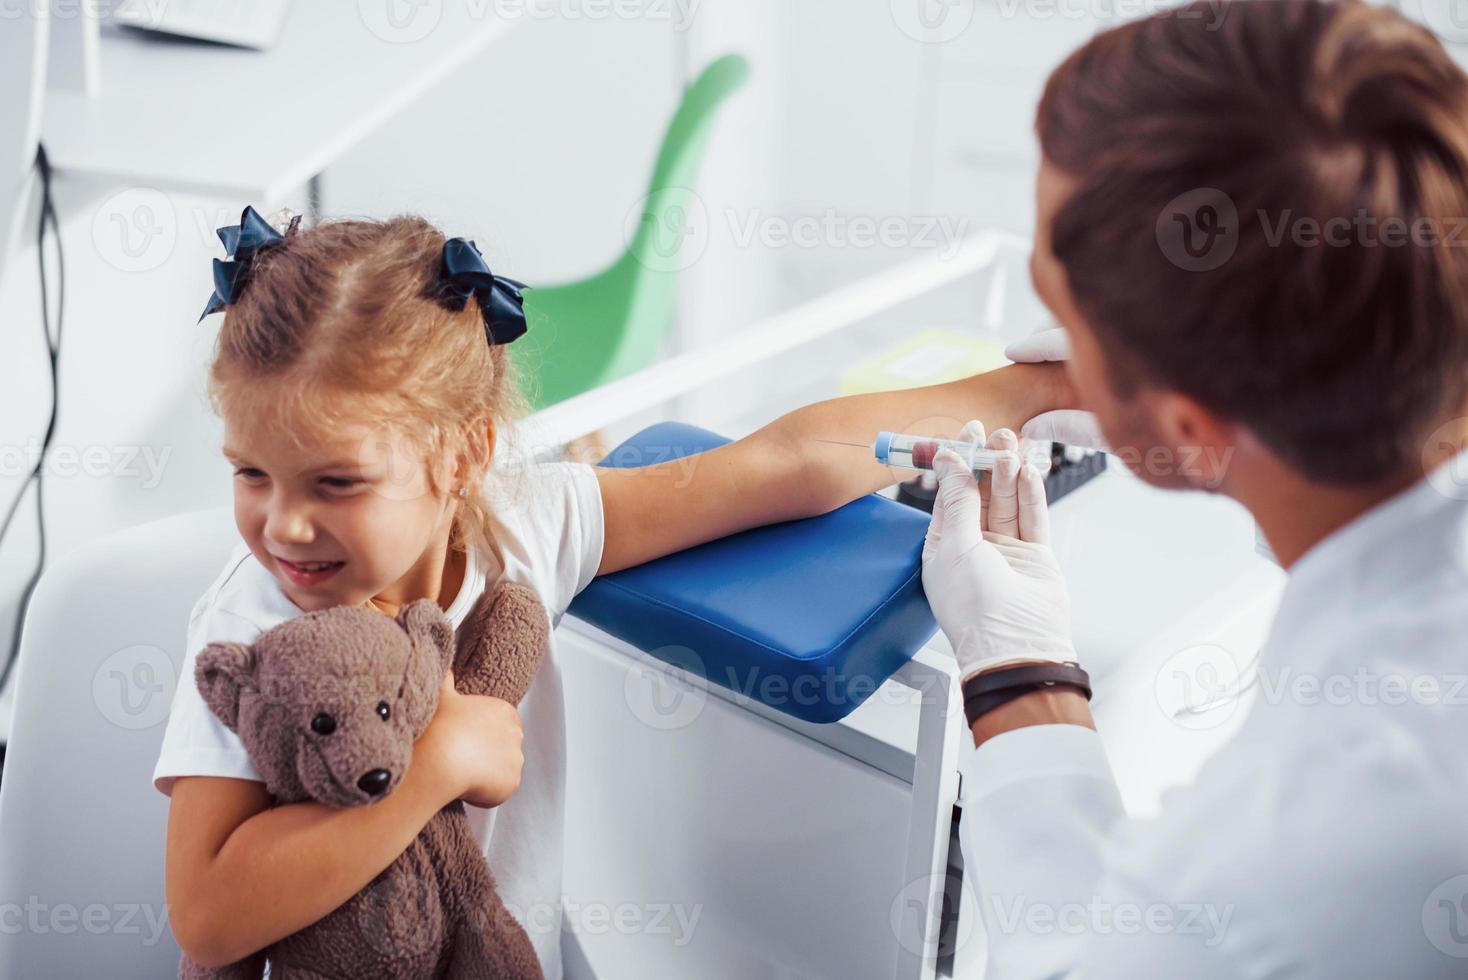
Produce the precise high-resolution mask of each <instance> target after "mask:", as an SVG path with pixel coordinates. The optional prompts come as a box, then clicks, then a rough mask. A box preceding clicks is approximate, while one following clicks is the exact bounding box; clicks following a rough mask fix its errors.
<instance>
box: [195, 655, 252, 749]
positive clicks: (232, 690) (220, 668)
mask: <svg viewBox="0 0 1468 980" xmlns="http://www.w3.org/2000/svg"><path fill="white" fill-rule="evenodd" d="M194 683H196V684H197V685H198V686H199V693H200V694H201V695H203V697H204V703H205V704H207V705H208V706H209V710H210V711H212V712H214V713H215V714H216V715H218V716H219V720H220V721H222V722H224V724H225V725H226V726H227V727H228V728H229V730H230V731H238V728H237V726H238V724H239V720H240V695H241V694H242V693H244V691H246V690H253V689H254V687H255V650H254V648H253V647H249V646H246V645H245V644H243V643H211V644H209V645H208V646H206V647H205V648H204V649H203V650H201V651H199V657H198V659H197V660H196V661H195V662H194Z"/></svg>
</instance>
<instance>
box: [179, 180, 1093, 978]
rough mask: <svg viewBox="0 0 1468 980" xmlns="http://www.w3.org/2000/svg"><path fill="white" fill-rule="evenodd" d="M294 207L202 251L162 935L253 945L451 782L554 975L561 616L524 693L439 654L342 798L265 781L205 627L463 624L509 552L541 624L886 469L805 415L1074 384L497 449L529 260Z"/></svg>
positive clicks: (374, 863)
mask: <svg viewBox="0 0 1468 980" xmlns="http://www.w3.org/2000/svg"><path fill="white" fill-rule="evenodd" d="M298 225H299V218H297V219H295V220H294V221H292V222H291V224H290V226H289V227H288V228H286V229H284V234H281V231H280V230H279V229H278V228H276V227H272V226H271V225H269V224H268V223H266V222H265V221H264V219H262V218H260V216H259V215H258V214H256V213H255V212H254V210H253V209H249V208H247V209H246V210H245V214H244V216H243V218H242V220H241V225H240V228H238V229H235V228H224V229H220V237H221V238H222V239H224V241H225V244H226V248H227V250H228V251H230V252H231V253H233V256H234V257H233V260H232V261H227V262H224V261H219V260H216V268H215V283H216V287H217V289H216V294H215V296H214V297H212V298H211V301H210V303H209V305H208V307H206V309H205V313H206V314H207V313H211V312H214V311H215V310H219V309H223V310H224V311H225V317H224V321H223V324H222V326H221V328H220V332H219V337H218V341H217V347H216V352H215V357H214V361H213V365H212V367H211V370H210V373H209V395H210V401H211V404H212V405H213V408H214V410H215V411H216V412H218V413H219V414H220V416H221V417H222V419H223V421H224V447H223V449H224V455H225V456H226V457H227V458H228V459H229V461H230V463H231V464H232V465H233V466H234V468H235V470H234V502H235V503H234V510H235V522H236V524H237V525H238V527H239V532H240V537H241V543H240V544H239V546H238V547H237V548H236V549H235V551H234V553H233V554H232V555H231V556H230V558H229V561H228V562H227V563H226V564H225V567H224V569H223V571H221V572H220V574H219V577H218V578H217V579H216V580H215V581H214V583H213V584H212V585H211V586H210V587H209V589H208V591H206V592H205V593H204V595H203V596H202V597H201V598H200V599H199V601H198V603H197V604H196V605H195V607H194V609H193V613H192V615H191V617H190V621H189V629H188V652H187V657H186V659H185V661H184V664H183V668H182V671H181V675H180V680H179V684H178V689H177V692H176V694H175V696H174V701H173V706H172V709H171V713H170V715H169V719H168V727H167V730H166V732H165V734H164V739H163V748H162V751H161V754H160V756H159V759H158V764H157V766H156V768H155V769H154V772H153V782H154V785H155V786H156V787H157V788H158V789H159V790H160V791H161V792H163V793H165V794H167V795H169V796H170V797H171V801H170V810H169V821H168V842H167V896H168V903H169V909H170V915H171V922H172V926H173V931H174V935H175V937H176V938H177V939H178V941H179V943H180V945H181V946H182V948H183V949H184V951H185V952H186V953H187V954H188V956H189V957H190V958H191V959H193V960H194V961H195V962H197V963H199V964H201V965H204V966H218V965H223V964H226V963H232V962H235V961H237V960H242V959H246V958H251V959H254V960H258V959H259V954H258V951H259V950H261V949H262V948H263V947H265V946H267V945H268V944H270V943H272V942H274V941H275V940H277V939H279V938H281V937H283V936H286V935H289V934H291V933H293V932H295V931H297V930H299V929H301V928H303V927H304V926H306V925H309V924H310V923H312V922H315V921H316V920H318V919H320V918H322V917H323V916H325V915H326V914H327V913H329V912H330V911H332V910H333V909H335V908H337V907H338V906H340V905H341V904H342V903H343V902H345V901H346V900H347V899H348V898H350V897H351V896H352V895H353V894H355V893H356V892H357V891H359V890H360V889H362V888H363V887H364V886H366V885H367V884H368V883H369V882H370V881H371V880H372V879H373V878H374V877H376V876H377V874H378V873H379V872H381V871H382V870H383V869H384V868H385V867H387V866H388V865H389V864H390V863H392V861H393V860H394V859H395V858H396V857H397V856H398V855H399V854H400V853H401V852H402V851H403V850H404V848H406V847H407V845H408V843H409V842H410V841H411V840H412V839H413V838H414V837H415V836H416V835H417V834H418V832H419V830H420V829H421V828H422V827H423V825H424V824H425V823H426V822H427V821H428V819H429V817H430V816H431V815H432V814H433V813H434V812H435V811H437V810H438V809H439V808H441V807H443V806H444V805H446V804H448V803H450V802H452V801H453V800H456V799H464V800H466V801H467V802H469V803H472V804H475V805H476V806H477V807H483V808H486V809H477V808H471V809H470V810H469V813H470V814H471V823H472V824H473V825H474V828H475V832H476V834H477V835H478V836H479V839H480V841H481V844H482V845H483V846H484V848H485V851H486V854H487V856H488V858H489V861H490V866H491V867H492V868H493V869H494V873H495V876H496V878H497V880H498V883H499V888H500V892H501V894H502V896H503V898H504V900H505V904H506V906H507V907H508V908H509V909H511V910H512V911H513V912H514V913H515V914H516V916H517V917H518V918H520V919H521V921H522V924H523V925H524V926H525V928H526V930H527V931H528V932H529V934H530V937H531V939H532V941H533V942H534V944H535V947H536V951H537V953H538V955H539V957H540V960H541V963H542V966H543V968H544V971H545V975H546V977H548V978H557V977H560V976H561V956H560V939H561V937H560V929H561V891H560V889H561V857H562V827H563V814H562V803H563V800H564V774H565V758H566V718H565V707H564V703H563V694H562V687H561V676H560V670H561V665H560V661H559V660H558V659H557V657H556V655H555V650H554V642H553V641H552V643H551V648H550V649H548V650H547V651H546V653H545V657H544V660H543V662H542V666H541V668H540V671H539V674H538V675H537V677H536V679H535V681H534V683H533V684H532V685H531V687H530V690H529V692H528V693H527V694H526V696H525V698H524V700H523V702H522V703H521V704H520V706H519V712H518V713H517V712H516V710H515V708H514V707H512V706H510V705H508V704H506V703H505V702H503V701H498V700H495V699H491V698H482V697H474V696H469V695H459V694H457V693H456V692H454V691H453V687H452V678H449V679H447V680H446V681H445V684H444V690H443V699H442V702H441V704H440V707H439V710H438V713H437V715H436V716H435V718H434V720H433V722H432V724H431V725H430V726H429V728H428V730H427V731H426V732H425V733H424V735H423V736H422V737H420V738H419V740H418V742H417V743H416V744H415V746H414V752H413V758H412V764H411V766H410V768H409V770H408V772H407V773H406V774H405V775H404V777H403V779H402V781H401V783H400V784H399V786H398V788H397V789H396V790H395V791H394V792H393V793H392V794H391V795H390V796H388V797H387V798H386V799H384V800H383V801H381V802H380V803H377V804H374V805H371V806H361V807H354V808H348V809H333V808H330V807H326V806H324V805H321V804H317V803H310V802H308V803H297V804H292V805H288V806H281V807H272V806H271V802H272V801H271V798H270V796H269V794H267V793H266V792H265V789H264V786H263V784H262V783H261V782H260V777H259V775H258V773H257V772H256V771H255V769H254V768H253V766H252V765H251V764H250V760H249V758H248V756H247V754H246V752H245V750H244V747H243V746H242V744H241V742H240V739H239V737H238V736H237V735H236V734H235V733H234V732H232V731H230V730H229V729H228V728H226V727H225V726H224V725H223V724H222V723H221V722H220V721H219V720H218V719H217V718H216V717H215V716H214V715H213V714H212V713H211V712H210V711H209V710H208V708H207V707H206V706H205V704H204V702H203V700H202V698H201V697H200V695H199V693H198V690H197V688H196V687H195V683H194V661H195V657H196V655H197V653H198V651H199V650H200V649H202V648H203V647H204V646H205V645H206V644H208V643H210V642H212V641H215V640H233V641H238V642H242V643H250V642H252V641H253V640H254V639H255V638H256V637H257V636H258V635H259V634H260V633H261V632H263V631H264V630H267V629H269V628H270V627H271V626H274V625H275V624H277V623H279V622H281V621H282V620H285V619H288V618H291V617H293V616H298V615H301V614H302V613H303V612H307V611H312V610H317V609H325V608H328V607H331V606H335V605H342V604H347V605H360V606H367V607H371V608H376V609H379V610H381V611H382V612H383V613H386V614H388V615H395V614H396V613H397V612H398V610H399V608H401V607H402V606H403V605H405V604H406V603H408V602H411V601H412V600H414V599H419V598H424V597H428V598H432V599H434V600H436V601H437V602H438V603H439V605H440V606H441V607H442V608H443V609H444V611H445V612H446V613H447V615H448V616H449V618H450V619H451V620H452V621H453V624H454V626H455V627H456V628H457V627H458V626H459V624H460V623H461V622H462V621H463V619H464V616H465V615H466V613H467V612H468V611H469V610H470V609H472V608H473V606H474V604H475V602H476V601H477V600H478V599H479V597H480V595H481V594H482V593H484V591H485V590H486V589H492V588H493V587H494V586H495V584H497V583H498V582H500V581H503V580H508V581H513V582H518V583H522V584H524V585H527V586H529V587H531V588H533V589H534V590H535V592H536V593H537V594H538V595H539V596H540V599H541V601H542V602H543V603H544V605H545V607H546V609H547V610H548V612H549V614H550V621H551V624H552V626H554V625H555V624H557V623H559V621H560V619H561V616H562V614H563V613H564V612H565V611H566V607H567V606H568V605H569V604H570V602H571V599H572V598H573V597H574V596H575V595H576V594H577V593H578V592H579V591H581V590H582V589H584V588H585V587H586V586H587V584H588V583H590V581H591V580H592V578H593V577H594V576H596V575H601V574H606V573H608V572H615V571H617V570H618V569H622V568H627V567H628V566H630V565H636V564H638V563H640V562H645V561H648V560H650V559H653V558H657V557H659V556H661V555H666V554H668V553H670V552H674V551H678V550H679V549H682V548H688V547H690V546H693V545H696V544H699V543H701V542H704V541H708V540H710V539H712V538H717V537H720V536H722V535H727V534H732V533H734V532H736V531H740V530H743V529H746V528H750V527H755V526H757V525H762V524H770V523H775V522H778V521H787V520H793V519H796V518H802V517H810V516H813V515H817V514H822V513H825V512H827V511H830V510H832V509H834V508H836V507H839V506H841V505H842V504H844V503H846V502H847V501H850V500H853V499H856V498H857V497H860V496H861V495H863V494H866V493H870V492H872V491H875V490H878V489H880V488H882V487H884V486H886V485H888V484H890V483H891V482H892V481H893V479H894V475H893V473H892V471H890V470H889V469H888V468H887V467H885V466H883V465H882V464H879V463H877V462H876V461H875V460H872V459H870V458H867V457H864V456H863V455H862V454H861V453H857V452H854V451H852V450H849V449H845V448H842V447H839V446H832V445H830V444H828V443H824V442H820V441H817V440H818V439H831V440H844V441H848V442H860V443H865V442H867V441H869V440H870V439H871V438H872V435H873V433H875V432H876V431H878V430H879V429H897V430H901V431H911V432H919V433H923V434H934V435H943V436H952V435H954V434H955V433H957V432H958V430H959V428H960V426H961V424H962V423H963V422H964V421H966V420H969V419H979V420H982V421H983V422H984V423H985V425H986V426H987V427H988V428H990V430H991V431H992V430H993V429H994V428H996V427H1000V426H1011V427H1016V428H1017V427H1018V425H1019V424H1020V423H1022V422H1024V421H1025V420H1027V419H1029V418H1031V417H1033V416H1035V415H1037V414H1039V413H1040V412H1042V411H1045V410H1048V409H1052V408H1057V407H1063V405H1064V403H1065V402H1067V401H1068V400H1069V397H1070V396H1069V391H1068V388H1067V386H1066V382H1065V380H1064V378H1063V376H1062V375H1061V374H1060V373H1059V371H1060V369H1058V368H1053V367H1050V366H1014V367H1009V368H1005V369H1003V370H1000V371H996V372H992V373H990V374H986V375H980V376H977V377H974V378H969V379H966V380H963V381H958V382H953V383H950V384H944V385H935V386H932V387H928V388H918V389H912V390H908V391H901V392H892V393H884V394H871V395H858V396H854V397H850V398H842V399H836V400H832V401H826V402H821V403H818V404H815V405H811V406H808V407H806V408H803V409H800V410H798V411H795V412H792V413H790V414H788V415H786V416H784V417H782V418H780V419H777V420H775V421H774V422H772V423H770V424H769V425H767V426H766V427H765V428H763V429H761V430H759V431H758V432H756V433H754V434H753V435H751V436H749V437H748V438H745V439H742V440H739V441H738V442H734V443H730V444H728V445H725V446H722V447H720V448H717V449H714V450H711V451H710V452H707V453H705V454H703V455H702V456H700V457H699V461H698V465H696V466H693V467H691V468H689V467H688V466H687V462H686V461H684V462H683V463H682V464H679V463H677V462H669V463H663V464H658V465H653V466H647V467H642V468H637V469H611V468H602V467H592V466H590V465H587V464H584V463H577V462H555V463H536V464H529V465H523V466H514V467H511V466H506V465H503V464H501V465H491V463H492V461H493V460H495V458H496V452H495V449H496V443H497V442H499V441H500V439H501V437H503V436H505V435H507V434H508V431H509V427H510V424H511V422H512V420H513V419H514V418H515V417H516V415H517V414H518V413H519V412H520V411H521V409H522V401H521V398H520V395H519V393H518V390H517V387H516V376H515V365H514V361H513V360H512V358H511V356H510V351H509V347H508V345H509V343H510V342H511V341H513V340H514V339H515V338H516V337H517V336H519V335H520V333H522V332H523V331H524V317H523V312H522V309H521V298H520V287H519V284H517V283H514V282H513V281H511V280H507V279H503V278H500V277H497V276H493V275H492V274H491V273H490V271H489V269H488V268H487V267H486V266H485V265H484V263H483V259H482V258H481V257H480V256H479V253H478V250H477V249H475V248H474V247H473V244H472V243H468V242H465V241H464V240H463V239H449V240H447V241H446V240H445V238H444V236H443V234H441V233H440V232H439V231H438V230H436V229H435V228H434V227H433V226H432V225H430V224H429V223H428V222H427V221H424V220H423V219H421V218H417V217H398V218H394V219H392V220H389V221H381V222H377V221H331V222H327V223H324V224H320V225H317V226H315V227H313V228H311V229H310V230H301V229H300V228H299V227H298ZM996 435H998V433H996ZM501 448H502V449H503V447H501ZM499 455H500V456H501V457H503V456H505V455H506V454H505V453H503V452H501V453H500V454H499ZM522 732H523V735H522ZM522 738H523V759H522ZM522 763H523V769H522ZM522 772H523V776H522ZM490 807H493V809H487V808H490ZM491 818H492V819H491ZM254 975H256V976H258V975H259V973H258V970H257V972H256V973H255V974H254Z"/></svg>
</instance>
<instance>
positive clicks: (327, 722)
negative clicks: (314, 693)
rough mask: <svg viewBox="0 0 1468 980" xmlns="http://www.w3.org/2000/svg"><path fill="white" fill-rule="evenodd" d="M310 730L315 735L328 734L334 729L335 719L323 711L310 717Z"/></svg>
mask: <svg viewBox="0 0 1468 980" xmlns="http://www.w3.org/2000/svg"><path fill="white" fill-rule="evenodd" d="M311 731H313V732H315V733H316V734H317V735H330V734H331V733H332V732H334V731H336V719H335V718H333V717H331V715H329V714H327V713H326V712H324V711H323V712H322V713H321V714H319V715H317V716H316V717H315V718H312V719H311Z"/></svg>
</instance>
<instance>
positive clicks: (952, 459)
mask: <svg viewBox="0 0 1468 980" xmlns="http://www.w3.org/2000/svg"><path fill="white" fill-rule="evenodd" d="M933 472H934V473H935V474H937V477H938V495H937V496H936V497H935V498H934V499H933V510H934V512H935V513H936V512H937V511H938V509H939V508H942V511H943V513H942V516H941V517H940V518H938V520H939V525H938V527H939V533H940V534H941V535H942V536H943V537H944V538H945V539H946V538H949V537H954V538H957V539H958V541H957V542H956V543H957V544H958V545H959V547H961V548H963V547H968V546H971V545H972V544H973V543H974V542H976V541H978V540H979V538H980V536H981V533H982V531H983V526H982V524H981V523H980V522H981V520H982V516H983V498H982V497H981V495H980V493H979V484H978V482H977V481H975V480H974V475H973V473H972V472H971V471H970V470H969V468H968V466H967V464H965V463H964V461H963V460H961V459H959V458H958V454H957V453H955V452H953V451H952V450H951V449H940V450H939V451H938V455H937V456H935V457H933ZM930 529H931V525H930Z"/></svg>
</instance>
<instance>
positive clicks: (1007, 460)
mask: <svg viewBox="0 0 1468 980" xmlns="http://www.w3.org/2000/svg"><path fill="white" fill-rule="evenodd" d="M988 448H989V449H996V450H999V451H1000V452H1003V453H1005V454H1006V455H1005V456H1004V457H1002V458H1001V459H1000V460H999V461H998V462H997V463H995V464H994V470H993V472H992V473H990V474H989V516H988V520H987V521H986V522H985V524H984V527H985V528H986V529H987V530H990V531H993V532H995V533H996V534H1007V535H1009V536H1010V537H1014V538H1017V537H1019V490H1018V482H1019V470H1020V456H1019V440H1018V439H1017V438H1016V437H1015V434H1014V432H1013V431H1011V430H1009V429H999V430H997V431H995V433H994V434H993V435H992V436H990V437H989V443H988Z"/></svg>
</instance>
